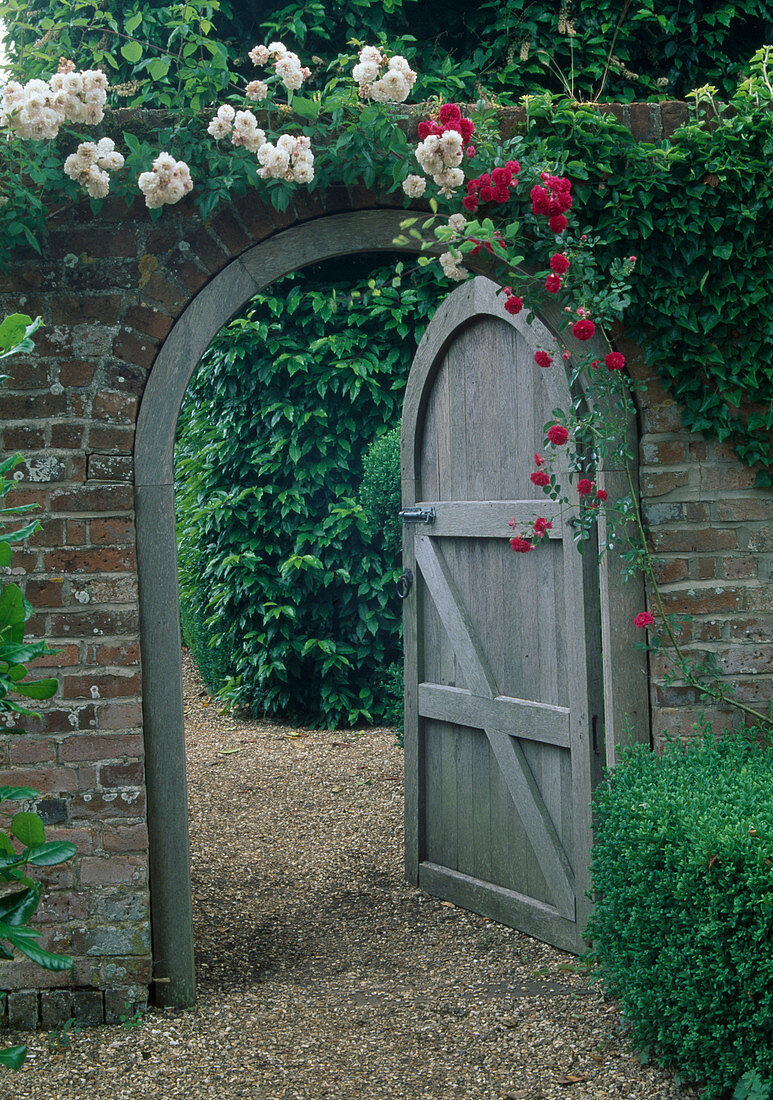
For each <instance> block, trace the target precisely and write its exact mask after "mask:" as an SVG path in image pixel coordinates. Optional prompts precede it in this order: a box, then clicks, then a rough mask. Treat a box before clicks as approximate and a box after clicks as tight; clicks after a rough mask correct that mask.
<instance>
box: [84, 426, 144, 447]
mask: <svg viewBox="0 0 773 1100" xmlns="http://www.w3.org/2000/svg"><path fill="white" fill-rule="evenodd" d="M89 445H90V446H91V447H93V448H94V450H95V451H116V452H118V453H119V454H131V452H132V450H133V449H134V428H133V427H132V428H117V427H113V426H112V425H110V426H108V425H105V424H93V425H92V426H91V430H90V432H89Z"/></svg>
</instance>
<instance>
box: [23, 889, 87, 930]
mask: <svg viewBox="0 0 773 1100" xmlns="http://www.w3.org/2000/svg"><path fill="white" fill-rule="evenodd" d="M88 898H89V896H88V894H86V893H78V894H76V893H73V891H72V890H47V891H46V893H45V894H44V895H43V897H42V899H41V902H40V905H39V906H38V907H37V909H36V910H35V923H36V924H67V923H68V922H69V921H85V920H86V919H87V917H88V915H89V900H88Z"/></svg>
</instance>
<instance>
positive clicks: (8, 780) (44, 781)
mask: <svg viewBox="0 0 773 1100" xmlns="http://www.w3.org/2000/svg"><path fill="white" fill-rule="evenodd" d="M3 786H5V787H32V789H33V790H35V791H39V792H40V794H52V795H57V794H62V793H64V792H67V793H70V794H72V793H73V792H74V791H76V790H77V789H78V777H77V775H76V773H75V770H74V769H73V768H58V767H54V766H52V767H49V768H19V767H13V768H8V769H7V770H5V771H3ZM0 988H1V987H0Z"/></svg>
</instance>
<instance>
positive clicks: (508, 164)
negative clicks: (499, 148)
mask: <svg viewBox="0 0 773 1100" xmlns="http://www.w3.org/2000/svg"><path fill="white" fill-rule="evenodd" d="M505 168H506V169H507V170H508V172H512V173H513V175H514V176H517V175H518V173H519V172H520V170H521V166H520V164H519V163H518V161H517V160H507V161H505Z"/></svg>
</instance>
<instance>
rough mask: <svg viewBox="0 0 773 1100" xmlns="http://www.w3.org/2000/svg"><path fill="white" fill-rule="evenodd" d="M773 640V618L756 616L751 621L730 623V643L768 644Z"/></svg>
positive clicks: (732, 621)
mask: <svg viewBox="0 0 773 1100" xmlns="http://www.w3.org/2000/svg"><path fill="white" fill-rule="evenodd" d="M771 638H773V617H771V616H767V617H766V616H765V615H757V616H755V618H753V619H733V620H731V622H730V639H731V641H740V642H768V641H770V639H771Z"/></svg>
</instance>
